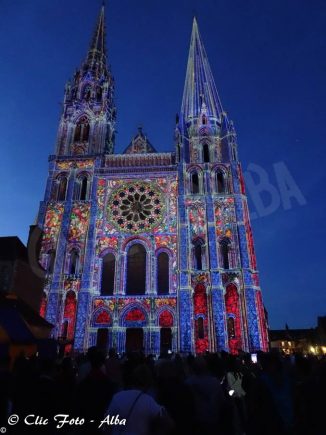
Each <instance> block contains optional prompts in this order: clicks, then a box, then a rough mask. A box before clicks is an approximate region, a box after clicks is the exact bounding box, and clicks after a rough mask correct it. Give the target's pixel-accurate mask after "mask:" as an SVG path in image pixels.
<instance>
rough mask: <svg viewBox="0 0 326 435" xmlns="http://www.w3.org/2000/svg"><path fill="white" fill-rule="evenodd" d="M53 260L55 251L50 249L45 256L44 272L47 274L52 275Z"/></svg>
mask: <svg viewBox="0 0 326 435" xmlns="http://www.w3.org/2000/svg"><path fill="white" fill-rule="evenodd" d="M54 260H55V251H54V250H53V249H51V251H49V252H48V254H47V262H46V271H47V272H48V273H53V270H54Z"/></svg>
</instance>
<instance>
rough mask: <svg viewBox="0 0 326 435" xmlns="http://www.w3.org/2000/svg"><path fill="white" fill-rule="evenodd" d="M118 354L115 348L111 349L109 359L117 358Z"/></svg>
mask: <svg viewBox="0 0 326 435" xmlns="http://www.w3.org/2000/svg"><path fill="white" fill-rule="evenodd" d="M117 356H118V355H117V352H116V350H115V349H114V347H111V348H110V349H109V358H117Z"/></svg>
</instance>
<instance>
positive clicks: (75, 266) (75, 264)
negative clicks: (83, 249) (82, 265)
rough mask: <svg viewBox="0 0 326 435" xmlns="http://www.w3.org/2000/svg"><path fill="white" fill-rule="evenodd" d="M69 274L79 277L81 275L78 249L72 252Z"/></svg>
mask: <svg viewBox="0 0 326 435" xmlns="http://www.w3.org/2000/svg"><path fill="white" fill-rule="evenodd" d="M69 273H70V275H77V274H78V273H79V252H78V251H77V249H72V250H71V253H70V262H69Z"/></svg>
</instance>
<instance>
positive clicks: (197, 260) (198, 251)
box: [193, 239, 204, 270]
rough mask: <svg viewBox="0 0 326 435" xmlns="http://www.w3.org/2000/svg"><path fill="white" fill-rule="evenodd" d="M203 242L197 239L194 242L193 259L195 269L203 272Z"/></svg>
mask: <svg viewBox="0 0 326 435" xmlns="http://www.w3.org/2000/svg"><path fill="white" fill-rule="evenodd" d="M203 244H204V243H203V241H202V240H200V239H197V240H196V241H195V242H194V247H193V258H194V269H196V270H203Z"/></svg>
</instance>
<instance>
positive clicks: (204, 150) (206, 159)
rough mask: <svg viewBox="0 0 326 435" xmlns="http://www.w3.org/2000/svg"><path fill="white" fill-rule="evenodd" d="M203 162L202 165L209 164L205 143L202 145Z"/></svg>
mask: <svg viewBox="0 0 326 435" xmlns="http://www.w3.org/2000/svg"><path fill="white" fill-rule="evenodd" d="M203 160H204V163H209V161H210V159H209V146H208V144H207V143H205V144H204V145H203Z"/></svg>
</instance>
